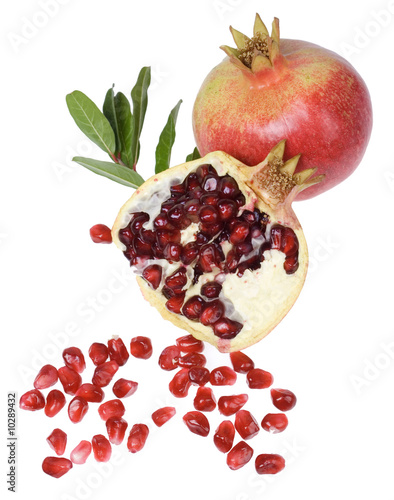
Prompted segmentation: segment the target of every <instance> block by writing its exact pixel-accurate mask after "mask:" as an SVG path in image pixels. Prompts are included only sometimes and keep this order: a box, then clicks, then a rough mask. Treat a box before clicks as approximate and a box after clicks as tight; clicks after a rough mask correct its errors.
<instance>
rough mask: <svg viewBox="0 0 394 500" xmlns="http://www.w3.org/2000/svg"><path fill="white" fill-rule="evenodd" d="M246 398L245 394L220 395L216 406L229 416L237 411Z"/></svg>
mask: <svg viewBox="0 0 394 500" xmlns="http://www.w3.org/2000/svg"><path fill="white" fill-rule="evenodd" d="M247 400H248V395H247V394H239V395H237V396H221V397H220V398H219V401H218V408H219V411H220V413H221V414H222V415H225V416H226V417H229V416H230V415H234V413H237V411H239V410H240V409H241V408H242V407H243V406H244V404H245V403H246V402H247Z"/></svg>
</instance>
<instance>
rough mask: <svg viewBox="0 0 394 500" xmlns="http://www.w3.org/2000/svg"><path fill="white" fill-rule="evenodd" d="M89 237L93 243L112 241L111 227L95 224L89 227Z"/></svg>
mask: <svg viewBox="0 0 394 500" xmlns="http://www.w3.org/2000/svg"><path fill="white" fill-rule="evenodd" d="M90 237H91V238H92V241H93V242H94V243H112V234H111V229H110V228H109V227H108V226H106V225H105V224H96V225H95V226H92V227H91V228H90Z"/></svg>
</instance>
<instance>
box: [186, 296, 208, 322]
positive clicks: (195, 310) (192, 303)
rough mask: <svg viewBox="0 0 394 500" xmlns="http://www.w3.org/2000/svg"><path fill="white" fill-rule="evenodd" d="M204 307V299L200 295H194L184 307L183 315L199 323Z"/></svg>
mask: <svg viewBox="0 0 394 500" xmlns="http://www.w3.org/2000/svg"><path fill="white" fill-rule="evenodd" d="M204 305H205V301H204V299H202V298H201V297H200V296H199V295H194V296H193V297H190V299H189V300H187V301H186V302H185V304H184V306H183V307H182V314H183V315H184V316H186V318H187V319H190V320H191V321H198V320H199V319H200V316H201V312H202V310H203V307H204Z"/></svg>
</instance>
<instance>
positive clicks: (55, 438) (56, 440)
mask: <svg viewBox="0 0 394 500" xmlns="http://www.w3.org/2000/svg"><path fill="white" fill-rule="evenodd" d="M47 443H48V444H49V446H50V447H51V448H52V450H54V451H55V453H56V455H63V453H64V452H65V450H66V445H67V434H66V433H65V432H63V431H62V430H61V429H53V431H52V432H51V434H50V435H49V436H48V437H47Z"/></svg>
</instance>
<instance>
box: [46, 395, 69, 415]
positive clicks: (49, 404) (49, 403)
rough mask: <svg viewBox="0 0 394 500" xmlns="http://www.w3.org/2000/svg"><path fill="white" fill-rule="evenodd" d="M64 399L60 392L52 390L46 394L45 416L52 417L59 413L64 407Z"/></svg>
mask: <svg viewBox="0 0 394 500" xmlns="http://www.w3.org/2000/svg"><path fill="white" fill-rule="evenodd" d="M65 404H66V398H65V396H64V394H63V393H62V392H61V391H58V390H57V389H53V390H52V391H50V392H48V395H47V399H46V403H45V409H44V412H45V415H46V416H47V417H54V416H55V415H57V414H58V413H59V411H60V410H61V409H62V408H63V407H64V406H65Z"/></svg>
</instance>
